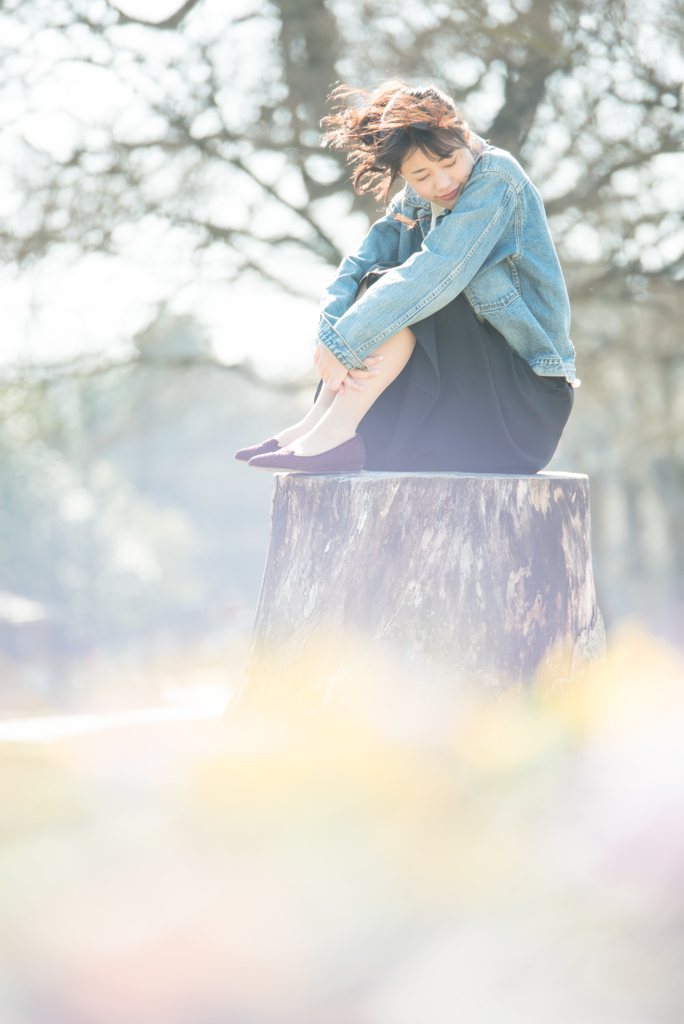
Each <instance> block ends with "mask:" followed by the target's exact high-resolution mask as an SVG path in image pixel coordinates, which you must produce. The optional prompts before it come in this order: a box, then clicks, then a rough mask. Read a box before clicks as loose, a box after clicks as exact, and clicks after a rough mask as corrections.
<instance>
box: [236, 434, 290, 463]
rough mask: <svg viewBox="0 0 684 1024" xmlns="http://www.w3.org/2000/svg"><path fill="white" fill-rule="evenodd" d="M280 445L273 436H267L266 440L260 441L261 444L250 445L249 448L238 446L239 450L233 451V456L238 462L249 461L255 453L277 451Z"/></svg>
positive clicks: (265, 453)
mask: <svg viewBox="0 0 684 1024" xmlns="http://www.w3.org/2000/svg"><path fill="white" fill-rule="evenodd" d="M280 447H281V445H279V444H278V442H277V441H276V439H275V437H269V439H268V441H262V442H261V444H253V445H250V447H249V448H240V450H239V451H237V452H235V458H236V459H237V460H238V462H249V460H250V459H253V458H254V456H255V455H267V454H268V453H269V452H277V451H278V449H279V448H280Z"/></svg>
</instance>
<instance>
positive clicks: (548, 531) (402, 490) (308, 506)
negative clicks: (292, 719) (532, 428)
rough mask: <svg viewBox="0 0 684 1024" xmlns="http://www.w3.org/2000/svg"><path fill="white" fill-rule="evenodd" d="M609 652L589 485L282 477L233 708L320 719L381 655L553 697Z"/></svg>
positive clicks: (562, 480)
mask: <svg viewBox="0 0 684 1024" xmlns="http://www.w3.org/2000/svg"><path fill="white" fill-rule="evenodd" d="M604 644H605V640H604V632H603V622H602V619H601V613H600V611H599V609H598V607H597V605H596V598H595V593H594V581H593V574H592V566H591V550H590V523H589V481H588V478H587V477H586V476H582V475H579V474H572V473H540V474H538V475H537V476H522V477H514V476H495V475H492V474H465V473H438V472H435V473H408V474H403V473H353V474H340V475H320V476H307V475H299V474H277V475H276V476H275V478H274V487H273V509H272V520H271V539H270V547H269V552H268V560H267V564H266V571H265V574H264V580H263V584H262V588H261V596H260V599H259V607H258V610H257V617H256V623H255V628H254V637H253V641H252V648H251V651H250V656H249V661H248V665H247V671H246V678H245V682H244V685H243V687H242V689H241V691H240V693H239V695H238V697H237V699H236V702H235V703H236V704H237V705H240V706H242V707H244V706H255V707H256V706H264V705H268V706H270V707H271V708H272V709H275V708H278V707H285V706H288V707H289V708H290V710H291V711H292V712H293V713H297V714H299V713H302V712H307V711H308V712H311V711H316V710H317V709H320V708H321V707H322V706H323V705H324V704H326V703H327V702H329V701H331V700H332V701H333V702H336V701H338V700H341V699H342V693H343V691H344V686H343V680H346V679H347V677H348V676H349V673H350V672H351V674H352V675H353V674H354V671H353V670H354V669H355V668H359V667H360V666H362V665H363V664H367V663H368V659H369V658H372V660H373V664H374V665H376V666H377V665H378V657H380V658H382V657H386V658H387V662H386V664H390V663H391V665H392V666H393V669H394V670H396V671H398V672H400V673H408V674H411V675H413V677H414V678H417V679H420V680H423V681H425V683H426V685H432V683H433V682H434V681H435V680H440V681H441V684H442V685H446V686H447V687H451V688H454V687H455V688H456V689H460V690H461V691H462V692H467V693H469V694H472V693H473V692H475V693H477V694H482V695H486V694H492V693H496V692H500V691H502V690H504V689H506V688H508V687H510V686H515V685H519V684H523V683H527V682H529V681H530V680H532V679H533V677H535V675H536V674H538V673H540V672H541V673H542V674H543V678H544V682H545V685H552V686H558V685H564V684H567V683H569V682H571V681H579V682H581V681H582V680H583V679H584V677H585V675H586V673H587V670H588V668H589V667H590V666H591V665H592V663H593V662H595V660H596V659H597V658H601V657H602V655H603V651H604Z"/></svg>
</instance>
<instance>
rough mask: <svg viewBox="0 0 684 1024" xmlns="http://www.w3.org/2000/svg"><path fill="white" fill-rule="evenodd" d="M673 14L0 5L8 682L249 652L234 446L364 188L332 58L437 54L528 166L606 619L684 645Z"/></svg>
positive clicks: (11, 688) (572, 448) (678, 36)
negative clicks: (337, 122) (331, 136)
mask: <svg viewBox="0 0 684 1024" xmlns="http://www.w3.org/2000/svg"><path fill="white" fill-rule="evenodd" d="M683 40H684V11H683V8H682V4H681V2H680V0H653V2H650V0H649V2H645V3H644V2H639V3H636V2H631V0H601V2H592V0H567V2H565V0H561V2H558V3H550V2H547V0H517V2H513V0H511V2H509V0H468V2H467V3H465V2H464V3H461V2H455V0H454V2H449V0H448V2H444V3H441V2H433V0H429V2H422V0H402V2H401V3H399V4H397V3H396V0H392V2H391V3H389V2H388V3H385V2H383V0H373V2H372V3H365V2H363V0H339V2H338V0H328V2H323V0H282V2H276V0H273V2H268V3H266V2H264V3H262V2H260V0H186V2H185V3H182V4H180V3H179V2H178V0H121V3H109V2H105V0H21V2H20V0H5V2H4V3H3V4H2V6H1V8H0V47H1V49H2V64H1V69H0V114H1V116H0V122H1V127H0V214H1V217H2V219H1V226H0V255H1V257H2V267H3V269H2V270H1V271H0V301H1V302H2V310H3V317H2V341H3V344H2V346H1V356H0V358H1V361H2V363H1V366H0V373H1V378H0V408H1V411H2V423H1V427H0V431H1V432H0V467H1V468H0V486H1V492H0V493H1V505H0V530H1V532H0V665H1V667H0V678H1V679H2V683H1V685H0V707H1V708H2V709H3V710H7V711H8V712H9V713H16V710H15V711H12V709H18V708H20V707H24V706H26V705H27V702H28V704H32V705H33V706H35V707H36V708H40V707H46V706H51V705H59V706H65V705H69V706H73V705H75V704H79V705H80V704H83V703H84V702H85V703H88V701H98V700H105V702H107V701H109V702H111V701H114V703H117V702H123V703H128V704H130V703H133V704H136V703H140V702H142V703H147V704H149V703H150V702H154V701H155V700H159V699H181V697H179V694H181V692H182V691H183V692H185V695H186V696H187V697H189V694H190V690H189V689H188V687H189V686H190V685H191V684H192V686H193V687H195V692H197V693H199V692H201V693H203V694H204V696H205V697H207V695H209V694H210V693H213V694H214V697H212V698H211V699H214V698H216V699H217V700H218V699H219V694H220V692H223V693H224V695H225V693H226V692H227V690H226V689H225V688H226V687H230V685H232V684H233V682H234V678H235V676H236V673H237V674H239V666H240V664H241V661H242V659H243V657H244V649H245V644H246V643H247V640H248V636H249V630H250V625H251V618H252V615H253V612H254V608H255V604H256V599H257V595H258V590H259V584H260V579H261V572H262V568H263V564H264V559H265V552H266V544H267V534H268V518H269V490H270V479H269V476H268V474H256V473H250V472H249V471H247V470H246V469H245V467H244V466H243V465H240V464H237V463H235V462H234V461H233V453H234V451H235V449H236V448H237V447H239V446H242V445H244V444H248V443H250V444H251V443H255V442H257V441H259V440H260V439H262V438H264V437H267V436H269V435H270V434H271V433H272V432H273V431H274V430H275V429H276V428H278V427H279V426H281V425H282V424H284V423H285V422H286V421H288V420H291V419H292V418H293V417H295V416H296V415H298V414H299V412H300V411H301V410H302V409H304V408H305V407H306V405H307V404H308V403H309V402H310V401H311V396H312V388H313V384H314V378H313V375H312V371H311V369H310V360H311V354H312V348H313V338H314V335H315V327H316V306H317V301H318V298H319V295H320V292H321V290H322V288H323V287H324V286H325V284H326V282H327V281H328V280H329V279H330V277H331V276H332V274H333V273H334V269H335V267H336V266H337V264H338V262H339V260H340V258H341V257H342V255H343V254H345V253H346V252H347V251H349V250H350V249H352V248H353V247H354V246H355V245H356V244H357V243H358V241H359V240H360V239H361V238H362V237H363V235H364V234H365V232H366V231H367V229H368V226H369V224H370V223H372V221H373V219H375V218H376V217H378V216H379V215H380V211H379V210H378V208H377V206H376V205H375V202H374V200H372V199H370V198H369V197H359V196H355V195H354V194H353V192H352V190H351V188H350V186H349V182H348V180H347V179H348V173H347V169H346V167H345V165H344V162H343V160H341V159H340V158H339V156H338V155H336V154H334V153H331V152H329V151H327V150H324V149H321V147H320V134H319V121H320V119H321V117H322V116H323V115H324V114H325V112H326V96H327V94H328V92H329V89H330V87H331V85H332V84H333V83H334V82H336V81H340V80H343V81H347V82H350V83H353V84H354V85H358V86H363V87H373V86H375V85H376V84H377V83H378V82H379V81H381V80H383V79H387V78H388V77H394V76H396V77H400V78H402V79H405V80H408V81H410V82H412V83H424V82H435V83H436V84H437V85H439V86H441V87H443V88H444V89H446V90H448V91H449V92H450V93H451V94H452V95H453V96H454V97H455V98H456V100H457V102H458V103H459V104H460V105H461V106H462V108H463V110H464V112H465V114H466V116H467V118H468V120H469V122H470V123H471V125H472V127H473V128H474V129H475V130H476V131H477V132H478V133H480V134H482V135H484V136H485V137H487V138H488V139H490V140H491V141H492V142H493V143H495V144H496V145H499V146H502V147H504V148H506V149H508V150H510V151H511V152H512V153H513V154H514V155H515V156H516V157H517V158H518V159H519V160H520V161H521V163H522V164H523V166H524V167H525V168H526V170H527V171H528V172H529V174H530V176H531V177H532V179H533V181H534V182H535V183H536V185H537V186H538V187H539V189H540V190H541V193H542V195H543V197H544V200H545V202H546V208H547V212H548V216H549V221H550V224H551V229H552V232H553V235H554V238H555V241H556V244H557V246H558V250H559V253H560V255H561V259H562V262H563V266H564V270H565V273H566V276H567V280H568V285H569V289H570V293H571V299H572V308H573V331H572V337H573V341H574V344H575V346H576V348H577V352H578V372H579V376H580V378H581V379H582V381H583V383H582V387H581V388H580V389H579V390H578V391H576V392H575V397H576V406H575V411H574V414H573V416H572V418H571V421H570V424H569V427H568V429H567V431H566V434H565V437H564V439H563V441H562V444H561V448H560V450H559V452H558V454H557V456H556V458H555V459H554V462H553V464H552V468H559V469H566V470H573V471H580V472H586V473H589V474H590V476H591V487H592V503H593V529H594V549H595V569H596V576H597V581H598V591H599V599H600V603H601V607H602V610H603V614H604V616H605V618H606V620H607V622H608V624H611V623H615V622H617V621H619V620H621V619H623V618H625V617H628V616H637V617H639V618H640V619H642V620H643V621H644V622H646V623H648V624H649V626H650V628H651V629H653V630H654V631H656V632H657V633H659V634H662V635H664V636H666V637H668V638H669V639H670V640H671V641H672V642H674V643H681V642H683V641H684V630H683V628H682V627H683V622H684V619H683V615H684V611H683V609H684V593H683V587H684V433H683V431H682V428H683V426H684V348H683V347H682V321H683V314H684V284H683V283H682V282H683V279H684V257H683V254H684V226H683V223H682V210H683V208H684V205H683V200H684V155H683V154H682V141H683V139H684V113H683V109H682V105H683V100H682V84H683V83H684V55H683V48H682V43H683ZM200 664H201V666H202V668H201V671H200V669H199V668H198V666H199V665H200ZM188 665H192V672H191V675H192V680H190V678H189V676H188V671H189V670H188V668H187V666H188ZM198 687H199V688H200V689H199V690H198V689H197V688H198ZM221 687H223V688H224V690H223V691H221V690H220V688H221ZM212 688H213V689H212ZM104 694H107V697H106V699H105V697H104V696H103V695H104ZM164 694H166V697H164V696H163V695H164ZM174 694H175V698H174V697H173V695H174ZM169 695H171V696H169Z"/></svg>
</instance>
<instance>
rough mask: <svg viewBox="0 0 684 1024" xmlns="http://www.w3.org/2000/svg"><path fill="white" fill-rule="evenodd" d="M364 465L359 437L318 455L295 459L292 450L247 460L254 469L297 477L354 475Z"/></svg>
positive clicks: (286, 449)
mask: <svg viewBox="0 0 684 1024" xmlns="http://www.w3.org/2000/svg"><path fill="white" fill-rule="evenodd" d="M365 462H366V449H365V448H364V446H363V439H362V437H361V435H360V434H354V436H353V437H352V438H350V439H349V441H345V442H344V444H338V446H337V447H336V448H331V449H330V451H327V452H321V454H320V455H295V453H294V452H293V451H292V449H291V448H281V449H280V451H277V452H272V453H271V454H266V455H255V456H254V458H253V459H250V460H249V464H250V466H252V468H253V469H272V470H274V471H275V472H278V471H279V470H280V471H282V470H288V469H290V470H294V471H295V472H297V473H356V472H358V471H359V470H360V469H363V467H364V465H365Z"/></svg>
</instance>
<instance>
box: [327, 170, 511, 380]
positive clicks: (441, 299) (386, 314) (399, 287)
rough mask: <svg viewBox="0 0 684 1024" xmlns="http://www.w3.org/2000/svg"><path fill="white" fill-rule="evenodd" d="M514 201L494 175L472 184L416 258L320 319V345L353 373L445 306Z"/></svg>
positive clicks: (504, 180)
mask: <svg viewBox="0 0 684 1024" xmlns="http://www.w3.org/2000/svg"><path fill="white" fill-rule="evenodd" d="M515 196H516V189H515V186H514V184H513V182H512V181H511V180H510V179H509V178H508V177H507V176H506V175H505V174H502V173H500V172H498V171H486V172H483V173H481V174H479V175H478V176H477V177H473V178H471V180H470V181H469V182H468V184H467V185H466V187H465V188H464V190H463V195H462V196H461V198H460V199H459V201H458V203H457V204H456V206H455V207H454V210H453V212H452V213H451V214H450V215H449V216H448V217H445V218H444V220H443V222H442V224H441V225H440V227H439V229H438V230H435V231H431V232H430V234H429V235H428V237H427V238H426V239H425V241H424V242H423V246H422V249H421V251H420V252H417V253H414V254H413V256H411V257H409V259H408V260H407V261H406V263H404V264H402V266H400V267H397V268H396V269H394V270H389V271H388V272H387V273H386V274H384V275H383V277H382V279H381V280H380V281H378V282H377V283H376V284H375V285H374V286H373V287H372V288H371V289H370V290H369V292H368V294H367V295H365V296H364V297H363V300H362V301H361V302H358V303H356V305H354V306H352V307H351V308H347V309H346V310H345V312H344V313H343V314H342V315H341V316H340V317H339V318H338V319H337V320H335V321H334V322H333V321H331V320H329V319H327V318H322V319H321V322H320V324H319V334H318V337H319V340H320V341H321V342H322V344H323V345H325V347H326V348H328V349H329V350H330V351H331V352H332V353H333V355H334V356H335V357H336V358H337V359H338V360H339V361H340V362H341V363H342V364H343V365H344V366H347V367H349V368H350V369H351V368H352V367H356V366H358V365H359V363H360V360H362V359H363V358H364V357H365V356H368V355H369V354H370V353H371V352H374V351H375V349H376V348H379V346H380V345H381V344H382V343H383V342H384V341H386V340H387V339H388V338H390V337H392V336H393V335H395V334H397V333H398V332H399V331H400V330H401V329H402V328H403V327H408V326H410V325H411V324H413V323H416V322H417V321H419V320H423V319H425V317H427V316H429V315H430V314H431V313H435V312H436V311H437V310H438V309H442V307H443V306H446V305H447V303H449V302H451V301H452V299H455V298H456V296H457V295H459V294H460V293H461V292H462V291H463V289H464V288H465V287H466V286H467V285H468V284H469V283H470V282H471V281H472V279H473V277H474V276H475V274H476V273H477V272H478V270H479V269H480V267H481V266H482V264H483V263H484V261H485V260H486V259H487V257H488V256H489V254H490V253H491V251H492V249H493V248H494V246H495V245H496V243H497V241H498V240H499V238H500V237H501V234H502V233H503V231H504V230H505V228H506V226H507V225H508V224H509V222H510V220H511V218H512V217H514V216H515ZM395 223H396V222H395ZM397 227H399V225H397Z"/></svg>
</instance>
